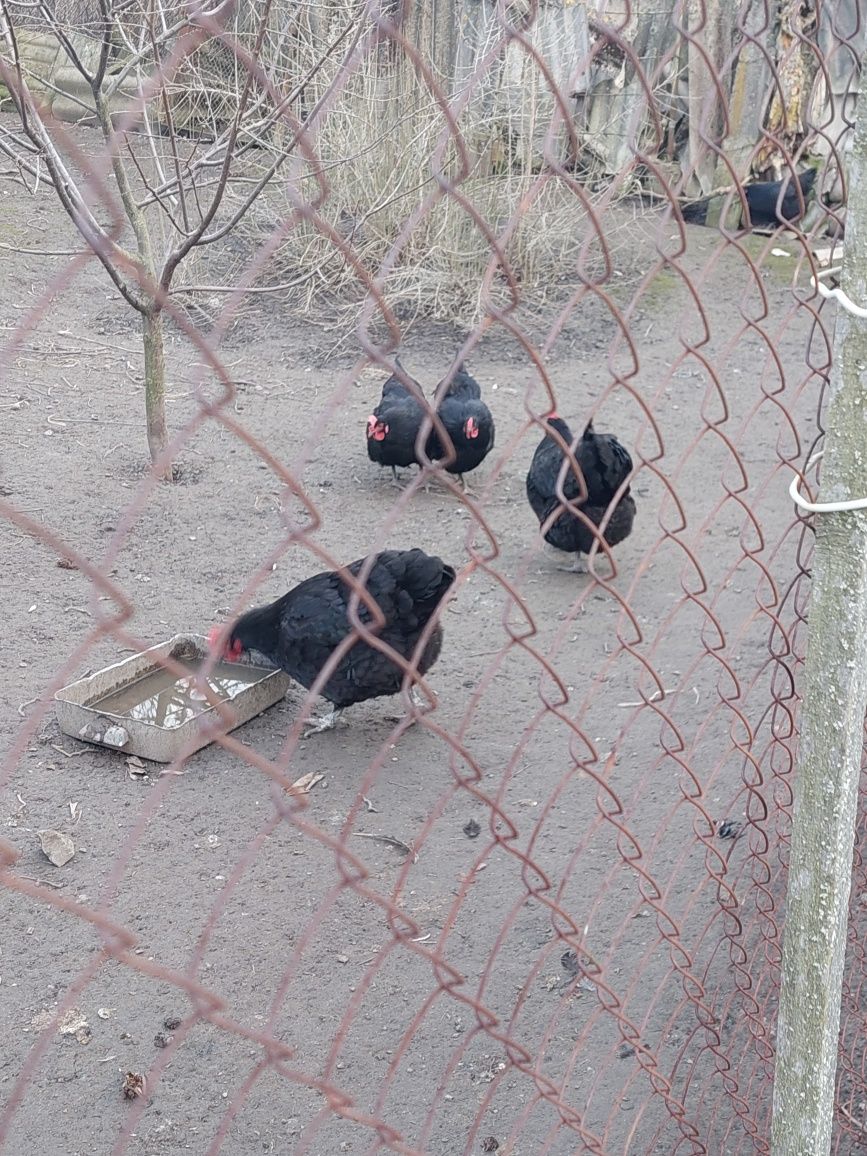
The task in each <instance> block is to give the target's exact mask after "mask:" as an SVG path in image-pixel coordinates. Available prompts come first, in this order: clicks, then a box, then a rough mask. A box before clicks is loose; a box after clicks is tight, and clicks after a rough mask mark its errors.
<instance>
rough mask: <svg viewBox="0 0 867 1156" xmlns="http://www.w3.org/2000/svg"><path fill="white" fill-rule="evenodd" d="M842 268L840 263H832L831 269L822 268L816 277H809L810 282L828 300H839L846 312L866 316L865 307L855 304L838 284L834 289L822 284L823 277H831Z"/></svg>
mask: <svg viewBox="0 0 867 1156" xmlns="http://www.w3.org/2000/svg"><path fill="white" fill-rule="evenodd" d="M842 268H843V266H842V265H834V266H833V268H831V269H823V270H822V271H821V272H820V273H819V275H818V277H811V278H810V284H811V285H812V286H813V288H814V289H818V291H819V292H820V293H821V294H822V296H823V297H826V298H827V299H828V300H831V299H832V298H833V300H834V301H839V302H840V304H841V305H842V306H843V308H844V309H845V310H846V312H847V313H851V314H852V316H853V317H867V309H862V308H861V306H860V305H856V304H855V302H854V301H853V300H852V299H851V298H849V297H847V296H846V294H845V293H844V292H843V290H842V289H841V288H840V287H839V286H837V288H836V289H829V288H828V286H827V285H823V284H822V278H823V277H832V276H834V274H836V273H839V272H840V270H841V269H842Z"/></svg>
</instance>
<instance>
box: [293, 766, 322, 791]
mask: <svg viewBox="0 0 867 1156" xmlns="http://www.w3.org/2000/svg"><path fill="white" fill-rule="evenodd" d="M324 778H325V775H323V774H319V773H318V772H317V771H309V772H308V773H307V774H306V775H302V776H301V778H300V779H296V780H295V782H294V783H293V784H292V790H293V791H295V793H296V794H299V795H309V794H310V792H311V791H312V790H313V788H314V787H315V786H316V784H317V783H321V782H322V780H323V779H324Z"/></svg>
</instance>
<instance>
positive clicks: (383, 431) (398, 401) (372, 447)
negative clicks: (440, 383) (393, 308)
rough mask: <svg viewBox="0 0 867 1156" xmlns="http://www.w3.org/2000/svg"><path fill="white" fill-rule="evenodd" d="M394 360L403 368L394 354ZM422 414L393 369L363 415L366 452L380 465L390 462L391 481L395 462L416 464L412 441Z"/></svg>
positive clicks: (422, 410) (422, 408) (401, 465)
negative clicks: (366, 415) (378, 397)
mask: <svg viewBox="0 0 867 1156" xmlns="http://www.w3.org/2000/svg"><path fill="white" fill-rule="evenodd" d="M394 364H395V365H396V366H397V367H398V368H399V369H403V366H402V365H401V364H400V362H399V361H398V359H397V358H395V360H394ZM405 372H406V371H405V370H404V373H405ZM415 384H418V383H417V382H416V383H415ZM424 414H425V410H424V407H423V406H422V404H421V402H419V400H418V399H417V398H416V397H414V396H413V394H412V393H410V391H409V390H408V389H407V387H406V386H405V385H404V384H403V382H402V381H401V380H400V378H399V377H398V376H397V374H396V373H393V374H392V375H391V377H390V378H389V379H388V381H386V383H385V385H384V386H383V387H382V399H381V400H380V403H379V405H378V406H377V407H376V409H375V410H374V411H373V413H372V414H371V415H370V417H369V418H368V419H367V456H368V457H369V458H370V460H371V461H372V462H377V463H378V464H379V465H381V466H391V473H392V477H393V478H394V481H395V483H396V482H397V468H398V466H400V467H401V468H402V467H404V466H411V465H418V464H419V462H418V458H417V457H416V452H415V441H416V438H417V437H418V431H419V429H420V428H421V423H422V420H423V419H424Z"/></svg>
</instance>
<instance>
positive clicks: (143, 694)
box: [54, 634, 291, 763]
mask: <svg viewBox="0 0 867 1156" xmlns="http://www.w3.org/2000/svg"><path fill="white" fill-rule="evenodd" d="M207 653H208V640H207V639H206V638H204V637H202V636H201V635H199V634H176V635H175V636H174V638H170V639H169V640H168V642H161V643H160V644H159V646H152V647H150V649H149V650H144V651H142V652H141V653H140V654H134V655H132V657H131V658H125V659H124V660H123V661H122V662H116V663H114V665H113V666H106V667H104V668H103V669H102V670H98V671H97V672H96V673H95V674H90V675H88V676H87V678H80V679H79V680H78V682H72V683H70V684H69V686H65V687H63V689H62V690H59V691H57V693H56V694H55V696H54V697H55V699H56V701H57V719H58V722H59V723H60V729H61V730H62V731H63V733H64V734H67V735H71V736H72V737H73V738H76V739H83V740H84V741H85V742H88V743H98V744H99V745H100V746H104V747H112V748H113V749H114V750H116V751H123V752H124V754H128V755H140V756H141V757H142V758H143V759H151V760H153V762H155V763H170V762H172V761H173V760H174V759H176V758H177V756H178V755H179V754H180V753H181V751H186V752H187V753H191V752H192V751H198V750H200V749H201V748H202V747H206V746H207V745H208V743H210V742H213V740H214V730H213V726H214V721H215V720H214V714H215V712H216V710H217V708H216V707H215V706H212V705H211V703H210V702H209V701H208V700H207V698H206V697H205V695H204V694H203V692H202V691H201V690H200V689H199V688H197V687H196V685H195V683H194V682H193V680H192V679H187V678H177V677H176V676H175V675H174V674H173V673H172V672H171V671H169V670H166V669H165V667H164V666H162V665H161V664H160V661H159V660H160V658H164V657H168V656H171V657H172V658H173V659H174V660H175V661H176V662H178V663H180V664H181V665H182V666H185V667H188V668H189V670H190V674H191V675H192V674H193V673H194V672H195V671H196V670H198V668H199V667H200V666H201V664H202V662H203V661H204V659H205V657H206V655H207ZM290 681H291V680H290V678H289V676H288V675H287V674H284V673H283V671H282V670H271V669H268V668H265V667H261V666H247V665H244V664H242V663H236V662H218V663H217V664H216V666H215V667H214V669H213V670H212V671H211V673H210V675H209V676H208V685H209V687H210V689H211V690H212V691H213V693H214V694H215V695H216V696H217V697H218V698H219V699H220V700H221V701H222V702H225V703H230V704H231V711H232V714H233V715H234V721H232V722H231V723H230V724H229V725H228V726H226V725H225V723H223V724H222V730H223V732H225V731H227V730H234V729H235V727H239V726H241V725H242V723H245V722H249V720H250V719H251V718H255V717H256V715H258V714H261V713H262V711H264V710H267V709H268V707H269V706H273V705H274V703H276V702H279V701H280V699H281V698H282V697H283V695H284V694H285V693H286V691H287V689H288V687H289V684H290Z"/></svg>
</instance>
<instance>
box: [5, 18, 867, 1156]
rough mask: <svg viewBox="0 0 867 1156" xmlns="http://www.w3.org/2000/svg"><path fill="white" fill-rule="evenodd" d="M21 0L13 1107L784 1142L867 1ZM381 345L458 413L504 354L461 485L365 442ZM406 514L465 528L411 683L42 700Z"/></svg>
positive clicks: (332, 560) (261, 1137) (152, 1132)
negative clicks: (396, 481) (398, 469)
mask: <svg viewBox="0 0 867 1156" xmlns="http://www.w3.org/2000/svg"><path fill="white" fill-rule="evenodd" d="M0 12H2V17H0V21H2V23H0V29H2V46H0V80H2V84H3V85H4V86H5V87H3V88H2V89H0V97H2V107H0V151H2V155H3V160H2V170H0V189H2V196H3V215H2V218H0V249H2V260H3V270H4V271H3V277H2V283H3V291H2V294H0V302H2V303H0V309H2V316H0V333H2V344H0V381H2V385H0V407H2V411H3V414H2V418H3V421H2V442H3V451H4V452H3V466H2V469H3V475H2V479H0V481H2V490H0V515H2V520H3V554H4V557H5V560H6V575H7V581H6V583H5V586H6V591H7V595H9V597H7V598H6V600H5V614H6V625H5V629H4V631H3V636H4V646H3V656H4V657H3V661H4V665H5V667H6V677H5V679H4V680H3V682H4V686H3V690H2V691H0V697H2V704H3V710H2V724H0V725H2V733H3V738H4V743H3V749H4V754H3V759H2V786H3V793H2V815H3V819H4V824H5V829H4V831H3V837H2V840H0V855H2V871H0V886H2V898H3V910H4V915H3V927H4V934H3V937H2V945H0V1007H2V1008H3V1015H2V1022H3V1028H4V1030H3V1048H2V1058H0V1149H2V1150H3V1151H4V1152H8V1153H10V1154H11V1153H22V1152H25V1151H32V1150H35V1149H36V1148H37V1147H38V1148H39V1149H40V1150H42V1151H45V1152H56V1153H64V1154H68V1156H72V1154H73V1153H82V1152H85V1151H87V1152H89V1153H93V1152H98V1153H102V1152H105V1153H114V1154H119V1153H134V1152H136V1153H139V1152H140V1153H143V1154H144V1153H146V1154H148V1156H150V1154H154V1156H155V1154H156V1153H159V1152H163V1151H166V1152H169V1151H172V1152H181V1151H184V1152H186V1151H190V1152H195V1153H202V1154H206V1153H207V1154H212V1153H217V1152H222V1153H238V1154H240V1153H253V1152H259V1151H264V1152H272V1151H273V1152H290V1151H291V1152H293V1153H295V1154H297V1156H301V1154H304V1153H310V1154H323V1156H324V1154H331V1153H336V1152H344V1151H345V1152H349V1151H352V1152H362V1153H371V1154H372V1153H374V1152H380V1151H389V1152H400V1153H440V1152H441V1153H448V1154H456V1153H476V1152H488V1153H490V1152H495V1151H496V1152H497V1153H500V1154H510V1156H520V1154H523V1156H529V1154H533V1156H543V1154H565V1153H574V1152H592V1153H596V1154H598V1156H615V1154H617V1156H621V1154H626V1153H629V1154H634V1156H639V1154H650V1153H666V1154H670V1153H678V1154H679V1156H681V1154H682V1156H687V1154H699V1153H703V1154H704V1153H706V1154H710V1156H721V1154H723V1153H725V1154H726V1156H728V1154H731V1156H735V1154H753V1153H768V1152H769V1150H770V1148H769V1135H770V1111H771V1090H772V1080H773V1065H774V1058H775V1020H776V1009H777V1003H778V996H779V987H780V950H781V936H782V929H783V924H784V917H785V910H784V906H785V889H786V882H787V849H788V841H789V833H790V823H791V803H792V779H793V774H794V760H795V757H796V750H797V742H798V725H799V724H798V719H799V707H800V698H799V694H800V690H799V688H800V685H801V681H802V666H803V658H804V649H805V638H806V624H807V617H808V605H809V587H810V580H809V579H810V556H811V550H812V542H813V528H812V520H811V518H810V517H809V515H803V514H802V513H800V512H799V511H798V510H797V509H796V507H795V506H794V505H793V503H792V500H791V498H790V496H789V484H790V481H791V479H792V478H793V477H794V476H796V475H798V474H800V475H801V476H802V488H803V489H804V492H805V493H809V492H810V486H811V484H812V475H807V476H804V471H805V469H806V463H807V460H808V459H809V457H810V456H811V454H812V453H813V452H814V451H815V449H816V448H817V446H818V445H820V439H821V435H822V429H823V425H822V415H823V404H824V398H825V387H826V383H827V382H828V379H829V373H830V364H831V348H832V343H833V327H834V311H835V308H836V306H835V304H834V303H833V302H829V301H826V300H824V299H823V298H822V297H821V296H820V295H819V294H818V292H817V290H816V289H815V288H814V284H813V282H811V278H815V277H816V276H817V274H818V273H819V271H820V269H822V268H823V267H825V266H828V265H829V264H833V263H834V262H835V261H838V260H839V253H840V252H841V248H840V246H841V245H842V240H841V238H842V235H843V229H844V223H845V207H844V206H845V203H846V169H847V149H848V148H849V147H850V145H851V133H852V125H853V104H854V94H855V93H857V90H858V82H859V73H860V59H861V56H862V52H863V48H864V29H863V20H862V6H861V5H859V4H857V3H856V0H836V2H834V3H823V4H821V5H820V4H818V3H815V4H814V3H800V2H799V3H794V4H793V3H788V2H785V3H781V4H780V3H775V4H768V3H749V4H742V5H730V6H729V5H725V4H723V3H716V4H711V3H708V2H703V0H699V2H698V3H693V4H680V3H676V2H672V0H664V2H663V3H659V2H657V3H656V4H653V5H651V4H649V3H644V2H643V0H635V2H634V3H629V0H623V2H622V3H618V4H614V3H611V4H608V3H604V2H600V3H598V4H597V5H596V6H595V7H593V6H590V5H585V4H570V3H568V2H567V3H565V4H563V5H558V4H553V3H552V4H541V3H537V2H536V0H532V2H530V3H521V4H506V3H503V2H493V0H481V2H475V0H465V2H464V3H461V2H456V4H454V5H429V4H427V3H420V4H418V5H412V6H410V5H406V6H403V5H400V4H391V3H389V4H383V5H379V4H377V3H375V2H373V0H371V2H370V3H367V4H362V5H355V4H348V3H346V2H345V0H340V2H334V3H332V2H330V0H329V2H328V3H325V2H323V3H320V4H315V3H309V4H307V3H304V4H293V5H286V4H283V3H280V2H278V0H273V2H270V0H257V2H256V3H254V4H249V5H232V4H231V3H229V2H225V3H217V4H215V5H213V6H211V7H208V6H206V5H199V4H193V3H190V4H177V5H174V4H170V3H162V2H161V0H149V2H148V3H147V4H139V3H137V2H133V3H131V4H124V5H115V4H114V3H111V2H109V3H100V4H99V5H97V6H96V7H94V8H91V7H89V6H87V5H78V6H75V5H67V6H65V7H60V6H58V7H57V8H54V7H52V6H51V5H48V4H40V5H39V6H30V5H26V4H23V3H8V2H7V0H3V2H2V3H0ZM805 173H806V174H808V175H807V177H806V179H805V178H804V176H803V174H805ZM796 179H799V181H800V183H796ZM775 182H778V183H775ZM835 246H836V247H837V248H836V250H835ZM143 338H144V340H143ZM395 353H399V355H400V359H401V366H402V367H403V372H405V373H406V374H407V375H409V376H410V377H411V378H413V379H418V381H419V382H420V389H421V391H422V396H421V398H420V400H421V401H422V403H423V405H424V406H425V411H424V412H425V413H426V415H427V426H426V427H425V429H426V430H427V429H431V428H434V423H435V422H436V421H438V420H439V419H438V418H437V417H436V416H435V414H434V410H433V409H432V403H431V399H432V398H433V391H434V388H435V386H436V385H437V383H438V382H440V381H442V380H443V379H444V378H446V377H447V376H448V375H449V374H450V373H452V374H453V373H454V371H455V368H456V366H457V364H458V361H459V360H464V359H465V360H466V364H467V366H468V367H469V369H470V370H471V371H472V373H473V375H474V376H475V377H476V379H477V380H478V382H479V383H480V385H481V390H482V397H483V400H484V401H485V402H486V404H487V405H488V406H489V407H490V410H491V412H492V414H493V417H494V421H495V423H496V442H495V446H494V448H493V450H492V451H491V453H490V454H489V455H488V457H487V458H486V460H485V461H484V462H483V464H482V465H481V466H480V467H479V468H478V469H476V470H473V471H472V472H471V473H469V474H467V476H466V478H465V481H466V482H467V484H468V486H469V492H466V493H465V492H464V490H463V488H462V486H461V484H460V481H459V479H458V478H457V477H456V475H455V474H453V473H449V472H447V469H446V466H445V465H444V464H443V462H442V460H440V459H439V458H436V459H435V460H432V461H430V462H428V464H424V461H423V463H422V464H423V468H420V469H419V470H418V471H416V470H414V469H410V470H406V471H403V473H402V476H401V478H400V485H401V487H402V488H395V487H394V486H393V485H392V484H391V482H392V479H391V475H390V472H389V471H388V470H381V469H380V468H379V467H378V466H377V465H376V464H374V463H373V462H372V461H370V460H368V455H367V452H366V448H365V436H364V435H365V426H366V422H367V419H368V416H369V415H370V414H371V413H372V411H373V409H374V408H375V406H376V405H377V403H378V402H379V400H380V394H381V388H382V384H383V382H384V380H385V378H386V377H387V376H388V375H389V374H390V373H391V372H392V370H393V368H394V355H395ZM162 362H164V368H165V381H164V389H163V386H162V380H163V379H162V377H161V373H162V369H163V365H162ZM146 392H147V394H148V399H149V409H148V413H149V418H148V422H147V427H146V420H145V394H146ZM161 393H162V394H164V396H161ZM438 396H440V395H438ZM424 399H427V400H424ZM163 409H164V412H165V415H166V423H167V424H166V426H165V428H163V427H162V426H161V413H162V412H163ZM555 409H556V410H557V411H558V412H559V413H561V414H562V415H563V416H564V417H565V418H566V419H567V420H568V421H569V423H570V425H571V428H572V430H573V431H574V432H575V433H580V431H581V430H583V429H584V426H585V425H586V423H587V421H588V420H589V419H590V418H591V417H592V418H593V421H594V426H595V428H596V429H597V430H598V431H606V432H609V431H610V432H612V433H615V434H616V436H617V438H618V439H619V440H620V442H621V443H622V444H623V445H624V446H625V447H626V448H627V449H628V451H629V453H630V455H631V457H632V461H633V467H634V469H633V472H632V474H631V476H630V478H629V485H630V486H631V492H632V496H633V497H634V499H635V504H636V510H637V512H636V518H635V524H634V529H633V532H632V534H631V535H630V536H629V537H628V538H627V539H626V540H625V541H624V542H622V543H620V544H619V545H616V546H614V547H613V548H608V547H606V546H605V544H604V543H602V542H601V541H600V540H599V539H598V535H597V549H596V551H595V553H593V554H592V555H591V557H590V559H589V566H590V572H589V573H588V574H586V575H581V574H574V573H564V572H562V571H561V570H560V569H559V568H558V561H562V560H563V559H562V556H560V558H559V559H558V557H557V556H555V554H554V553H553V552H552V551H551V550H550V548H549V547H546V546H545V545H544V544H543V541H542V538H541V536H540V532H539V524H538V521H537V519H536V518H535V517H534V515H533V512H532V511H531V509H530V507H529V505H528V504H527V500H526V496H525V477H526V474H527V470H528V467H529V465H530V461H531V458H532V454H533V451H534V449H535V447H536V445H537V444H538V443H539V441H540V439H541V438H542V436H543V435H544V433H545V430H546V428H548V427H547V424H546V422H545V418H546V415H548V414H549V413H551V412H552V411H553V410H555ZM441 432H442V431H441ZM422 442H424V438H423V437H422V439H421V441H420V442H419V443H418V444H419V445H420V446H421V445H422ZM148 445H150V448H151V451H152V455H153V458H154V463H153V464H151V461H149V460H148ZM446 463H447V458H446ZM412 547H421V548H422V549H424V550H426V551H427V552H429V553H432V554H437V555H440V556H441V557H442V558H443V559H444V560H445V561H446V562H447V563H449V564H450V565H452V566H453V567H454V568H455V570H456V571H457V581H456V583H455V586H454V588H453V590H452V592H451V594H450V596H449V597H448V598H447V599H446V600H445V601H444V602H443V603H442V604H441V605H440V607H439V610H438V611H437V620H438V621H439V622H440V623H441V625H442V627H443V629H444V643H443V649H442V654H441V657H440V659H439V661H438V663H437V664H436V665H435V666H434V667H433V668H432V669H431V670H430V672H429V673H427V674H426V675H425V676H424V679H423V688H424V694H423V698H424V700H425V701H424V705H423V706H416V705H412V704H411V703H410V701H409V698H408V693H407V690H408V683H407V684H406V685H405V686H404V690H403V692H402V696H401V697H399V698H395V699H390V698H380V699H373V700H371V701H368V702H365V703H362V704H359V705H357V706H355V707H353V708H351V709H350V710H348V711H347V712H346V715H345V716H344V718H343V719H341V721H340V724H339V725H338V726H337V727H336V728H335V729H334V730H333V731H331V732H330V733H323V734H316V735H312V736H311V737H309V738H306V739H305V738H302V737H301V734H302V720H303V719H304V718H305V717H306V716H307V714H308V713H309V712H310V709H311V708H312V707H313V706H314V705H315V703H316V694H315V693H310V694H308V693H307V692H306V691H305V690H304V688H303V687H300V686H298V685H297V684H294V683H293V684H292V686H291V688H290V690H289V691H288V694H287V696H286V698H285V699H284V700H282V701H281V702H280V703H278V704H277V705H276V706H274V707H272V708H271V709H270V710H268V711H266V712H265V713H263V714H261V715H260V716H259V717H257V718H256V719H255V720H253V721H251V722H249V723H247V724H246V725H245V726H243V727H242V728H239V729H235V730H232V731H230V732H226V731H225V725H222V729H221V730H220V729H218V731H217V732H215V738H214V742H213V743H212V744H211V745H209V746H207V747H205V748H204V749H202V750H200V751H198V752H197V753H194V754H189V755H186V754H185V755H182V756H181V757H179V758H178V759H176V760H175V762H174V763H171V764H168V765H162V766H161V765H159V764H157V763H153V762H149V761H147V760H145V759H140V758H137V757H135V756H131V755H129V754H128V753H123V752H118V751H113V750H111V749H109V748H107V747H105V746H100V745H94V744H91V743H84V742H79V741H77V740H76V739H75V738H70V737H67V736H66V735H63V734H62V733H61V731H60V730H59V727H58V723H57V720H56V716H55V708H54V695H55V692H56V691H58V690H59V689H60V688H62V687H64V686H66V685H67V684H69V683H71V682H73V681H74V680H75V679H77V678H79V677H81V676H82V675H83V674H85V673H86V672H87V671H95V670H98V669H101V668H103V667H105V666H107V665H109V664H111V663H114V662H117V661H119V660H120V659H122V658H125V657H128V656H129V655H130V654H133V653H136V652H138V651H140V650H142V649H144V648H146V647H148V646H151V645H154V644H156V643H158V642H161V641H163V640H165V639H167V638H169V637H170V636H172V635H174V634H177V633H182V632H188V633H189V632H191V633H202V634H206V633H207V631H208V629H209V628H210V627H212V626H213V625H215V624H217V625H219V624H222V623H224V622H228V621H229V620H231V619H234V618H235V617H236V616H237V615H238V614H239V613H240V612H242V611H243V610H245V609H246V608H247V607H249V606H251V605H254V604H260V603H264V602H266V601H271V600H273V599H274V598H276V597H277V596H278V595H279V594H282V593H283V592H284V591H286V590H288V589H290V588H291V587H293V586H294V585H295V584H297V583H298V582H299V581H301V580H302V579H304V578H306V577H308V576H310V575H312V574H315V573H318V572H319V571H321V570H323V569H334V568H338V567H341V566H343V565H345V564H347V563H349V562H351V561H353V560H354V559H356V558H362V557H365V556H366V555H369V554H371V553H375V552H377V551H381V550H383V549H386V548H389V549H409V548H412ZM355 587H356V592H355V606H356V611H353V614H356V612H358V613H360V607H361V605H362V602H361V600H360V596H359V590H360V589H361V587H360V584H359V583H358V582H356V583H355ZM354 621H355V622H356V625H355V627H354V628H353V629H354V631H355V634H354V635H353V637H358V636H359V632H360V633H361V635H363V636H364V637H366V638H368V639H370V638H371V637H372V634H371V628H370V627H369V626H363V625H361V622H360V619H358V618H357V616H356V617H355V618H354ZM374 633H375V632H374ZM338 659H339V656H334V658H333V659H332V660H331V666H330V667H329V669H333V668H334V665H335V663H336V662H337V661H338ZM415 661H416V660H415V659H413V662H415ZM413 662H411V663H410V666H411V667H412V665H413ZM177 673H178V671H177V669H173V671H172V676H174V674H177ZM323 677H324V676H323ZM320 684H321V680H320ZM316 689H317V688H316V687H314V692H315V690H316ZM407 712H408V713H407ZM411 723H412V724H414V725H410V724H411ZM864 829H865V828H864V825H863V824H861V825H860V827H859V831H858V835H857V840H856V848H855V863H854V879H853V889H852V900H851V910H850V925H849V944H848V958H847V965H846V978H845V985H844V1002H843V1021H842V1027H841V1033H840V1049H839V1071H838V1081H837V1100H836V1112H835V1128H834V1145H833V1150H834V1152H835V1153H838V1154H841V1156H842V1154H854V1153H857V1152H861V1151H863V1150H864V1146H865V1129H867V1078H865V1056H864V1038H865V1035H864V1014H865V1011H864V1001H865V996H864V979H865V974H867V959H865V949H864V942H865V934H867V916H865V911H864V902H863V897H864V895H865V894H867V867H865V861H867V846H865V844H864V835H863V831H864ZM69 852H73V854H72V857H71V858H69V859H68V860H67V861H66V862H63V860H64V859H65V858H66V856H67V854H68V853H69ZM58 863H63V865H57V864H58Z"/></svg>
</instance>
